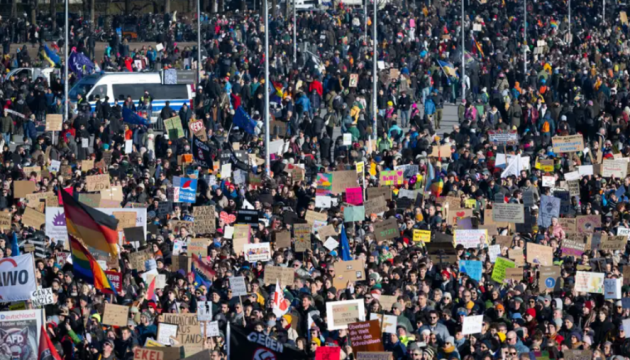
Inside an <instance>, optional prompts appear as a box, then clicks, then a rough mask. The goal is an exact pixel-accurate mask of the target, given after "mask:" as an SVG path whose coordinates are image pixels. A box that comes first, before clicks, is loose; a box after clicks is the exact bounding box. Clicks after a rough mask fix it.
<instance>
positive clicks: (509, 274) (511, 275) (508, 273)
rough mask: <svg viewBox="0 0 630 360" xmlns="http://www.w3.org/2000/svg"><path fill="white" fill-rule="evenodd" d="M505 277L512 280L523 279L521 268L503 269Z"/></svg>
mask: <svg viewBox="0 0 630 360" xmlns="http://www.w3.org/2000/svg"><path fill="white" fill-rule="evenodd" d="M505 279H506V280H512V281H521V280H523V269H522V268H508V269H505Z"/></svg>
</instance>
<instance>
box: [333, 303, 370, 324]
mask: <svg viewBox="0 0 630 360" xmlns="http://www.w3.org/2000/svg"><path fill="white" fill-rule="evenodd" d="M335 314H339V315H340V316H343V318H344V319H343V320H342V319H339V320H340V322H336V321H335V316H334V315H335ZM341 314H343V315H341ZM355 314H356V318H355V319H351V318H353V317H354V315H355ZM350 320H352V321H350ZM345 321H348V323H344V322H345ZM358 321H365V304H364V302H363V300H343V301H328V302H326V323H327V324H328V331H332V330H340V329H347V328H348V324H349V323H355V322H358Z"/></svg>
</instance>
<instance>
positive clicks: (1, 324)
mask: <svg viewBox="0 0 630 360" xmlns="http://www.w3.org/2000/svg"><path fill="white" fill-rule="evenodd" d="M20 304H21V305H24V304H25V303H24V302H20ZM11 310H12V311H3V312H0V334H2V340H1V341H0V343H1V344H2V348H3V350H2V358H3V359H5V360H9V359H15V360H17V359H19V360H38V359H41V358H43V357H42V356H40V355H45V354H39V352H38V345H39V344H40V341H39V340H40V336H41V330H42V325H44V326H45V325H46V323H45V319H44V311H43V310H39V309H37V310H18V309H15V310H13V309H11ZM44 331H45V330H44ZM11 349H14V350H13V351H15V353H14V352H13V351H12V350H11ZM51 358H52V357H51Z"/></svg>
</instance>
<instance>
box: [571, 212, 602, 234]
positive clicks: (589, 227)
mask: <svg viewBox="0 0 630 360" xmlns="http://www.w3.org/2000/svg"><path fill="white" fill-rule="evenodd" d="M576 219H577V232H578V233H593V232H595V229H597V228H600V227H601V226H602V219H601V216H600V215H585V216H578V217H577V218H576Z"/></svg>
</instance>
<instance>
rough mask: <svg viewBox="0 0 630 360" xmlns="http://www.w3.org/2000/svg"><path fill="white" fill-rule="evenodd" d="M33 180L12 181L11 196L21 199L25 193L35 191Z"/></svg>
mask: <svg viewBox="0 0 630 360" xmlns="http://www.w3.org/2000/svg"><path fill="white" fill-rule="evenodd" d="M35 189H36V188H35V182H34V181H28V180H24V181H14V182H13V198H14V199H21V198H23V197H26V195H29V194H32V193H34V192H35Z"/></svg>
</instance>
